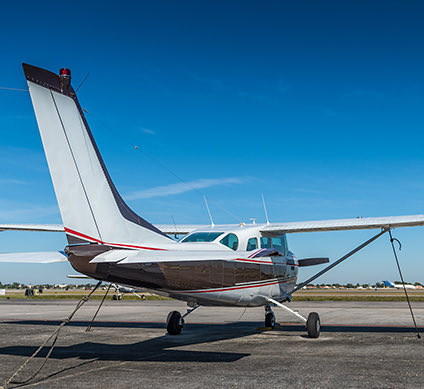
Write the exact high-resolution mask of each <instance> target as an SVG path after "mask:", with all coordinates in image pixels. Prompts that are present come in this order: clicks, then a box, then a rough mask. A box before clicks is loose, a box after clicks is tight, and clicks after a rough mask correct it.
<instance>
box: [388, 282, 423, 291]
mask: <svg viewBox="0 0 424 389" xmlns="http://www.w3.org/2000/svg"><path fill="white" fill-rule="evenodd" d="M384 285H385V286H386V287H387V288H396V289H403V287H405V288H406V289H417V287H416V286H415V285H411V284H404V285H403V284H396V283H392V282H390V281H384Z"/></svg>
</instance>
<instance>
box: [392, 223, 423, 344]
mask: <svg viewBox="0 0 424 389" xmlns="http://www.w3.org/2000/svg"><path fill="white" fill-rule="evenodd" d="M389 236H390V243H391V245H392V249H393V254H394V256H395V260H396V265H397V268H398V270H399V275H400V280H401V281H402V286H403V290H404V292H405V297H406V301H407V302H408V306H409V311H410V312H411V317H412V321H413V322H414V326H415V331H417V337H418V339H421V335H420V332H419V331H418V327H417V322H416V321H415V316H414V312H413V311H412V306H411V302H410V301H409V296H408V292H407V291H406V287H405V281H404V280H403V275H402V270H401V269H400V264H399V259H398V256H397V253H396V249H395V245H394V242H395V241H396V242H397V243H398V244H399V251H400V250H401V249H402V244H401V243H400V242H399V240H398V239H396V238H393V236H392V231H391V230H389Z"/></svg>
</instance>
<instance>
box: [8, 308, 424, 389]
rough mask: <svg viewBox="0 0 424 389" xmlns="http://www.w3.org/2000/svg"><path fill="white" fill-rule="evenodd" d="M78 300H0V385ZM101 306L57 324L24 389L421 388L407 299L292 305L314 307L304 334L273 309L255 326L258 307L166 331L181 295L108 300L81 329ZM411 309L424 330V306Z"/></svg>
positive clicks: (420, 351) (421, 353) (221, 311)
mask: <svg viewBox="0 0 424 389" xmlns="http://www.w3.org/2000/svg"><path fill="white" fill-rule="evenodd" d="M75 303H76V302H75V301H58V300H56V301H49V300H45V301H20V300H1V301H0V334H1V337H0V362H1V363H0V386H1V384H2V382H3V381H4V380H5V379H7V378H8V377H9V376H10V374H11V373H12V372H13V371H14V370H15V369H16V368H17V367H18V366H20V365H21V364H22V363H23V362H24V361H25V359H26V358H27V357H28V356H29V355H31V354H32V352H33V351H34V350H35V349H36V347H38V346H39V345H40V344H41V343H42V342H43V341H44V340H45V339H46V337H47V336H48V335H50V333H51V332H52V331H53V330H54V329H55V328H56V326H57V325H58V324H59V322H60V321H61V320H62V319H63V318H64V317H66V316H67V315H68V314H69V313H70V311H71V310H72V309H73V306H74V305H75ZM98 303H99V302H98V301H92V302H91V301H90V302H88V303H87V304H86V305H85V306H84V307H83V308H82V309H81V311H80V312H79V313H78V314H77V315H76V316H75V318H74V320H73V322H71V323H70V324H69V325H68V326H66V327H64V329H63V330H62V332H61V335H60V338H59V340H58V343H57V346H56V349H55V350H54V351H53V354H52V356H51V359H50V360H49V362H48V363H47V365H46V366H45V367H44V369H43V371H42V373H41V375H40V376H39V378H37V380H36V382H35V383H34V384H31V385H25V386H21V387H25V388H27V387H28V388H29V387H31V388H32V387H34V388H68V387H72V388H90V389H95V388H102V389H104V388H141V387H143V388H167V387H169V388H173V389H174V388H204V387H209V388H224V387H225V388H228V387H240V388H258V387H260V388H282V387H284V388H364V387H366V388H395V387H396V388H399V387H402V388H421V387H424V341H423V339H417V337H416V335H415V333H414V330H413V328H411V318H410V316H409V311H408V308H407V305H406V303H402V302H365V303H364V302H297V303H294V302H293V303H291V304H290V307H291V308H294V309H296V310H298V311H299V312H300V313H302V314H304V315H307V314H308V313H309V312H311V311H316V312H318V313H319V314H320V316H321V321H322V324H323V329H322V332H321V337H320V338H319V339H309V338H307V337H306V332H305V330H304V326H303V325H302V324H301V323H299V322H297V321H295V320H293V318H292V317H290V316H289V315H288V314H287V313H286V312H284V311H282V310H281V309H277V308H275V312H276V314H277V320H278V322H279V323H280V324H281V326H280V328H277V329H275V330H273V331H264V330H262V326H263V314H264V313H263V308H249V309H247V310H246V312H244V309H241V308H206V307H205V308H199V309H198V310H197V311H195V312H193V313H192V314H191V315H190V316H189V317H188V318H187V320H186V326H185V328H184V330H183V332H182V334H181V335H179V336H169V335H166V330H165V324H164V322H165V319H166V316H167V314H168V312H169V311H171V310H179V311H180V312H185V309H186V306H185V304H184V303H181V302H178V301H107V302H106V303H105V306H104V307H103V308H102V310H101V311H100V313H99V316H98V319H97V323H96V324H95V326H94V328H93V330H92V331H91V332H89V333H87V332H85V327H86V326H87V322H88V321H89V320H90V319H91V316H92V315H93V314H94V311H95V309H96V307H97V305H98ZM413 307H414V310H415V314H416V319H417V322H418V324H419V325H420V327H421V331H423V332H424V303H414V304H413ZM243 313H244V314H243ZM41 362H42V358H36V360H35V361H33V363H32V365H30V366H29V368H28V370H27V371H25V373H24V374H22V376H21V378H25V377H28V376H29V375H30V373H31V372H33V371H35V370H36V368H37V367H38V366H39V365H40V364H41ZM15 386H16V385H15ZM12 387H14V385H12Z"/></svg>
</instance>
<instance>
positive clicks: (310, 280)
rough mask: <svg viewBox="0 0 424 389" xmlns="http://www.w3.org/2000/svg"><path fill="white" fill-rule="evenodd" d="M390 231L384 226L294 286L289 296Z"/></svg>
mask: <svg viewBox="0 0 424 389" xmlns="http://www.w3.org/2000/svg"><path fill="white" fill-rule="evenodd" d="M388 231H390V228H384V229H382V230H381V231H380V232H379V233H378V234H377V235H374V236H373V237H372V238H370V239H368V240H367V241H366V242H364V243H362V244H361V245H360V246H358V247H356V248H355V249H353V250H352V251H350V252H348V253H347V254H346V255H345V256H343V257H341V258H340V259H338V260H337V261H336V262H334V263H332V264H331V265H329V266H327V267H326V268H325V269H323V270H321V271H320V272H319V273H317V274H315V275H314V276H312V277H311V278H308V279H307V280H306V281H305V282H302V283H301V284H300V285H298V286H297V287H296V288H294V289H293V290H292V291H291V292H289V293H287V297H288V298H291V295H292V294H293V293H294V292H297V291H298V290H299V289H302V288H303V287H304V286H306V285H308V284H310V283H311V282H312V281H314V280H316V279H317V278H318V277H320V276H322V275H323V274H324V273H327V272H328V271H329V270H331V269H332V268H333V267H334V266H337V265H338V264H339V263H342V262H343V261H344V260H346V259H348V258H349V257H351V256H352V255H353V254H355V253H357V252H358V251H359V250H362V249H363V248H364V247H366V246H368V245H369V244H370V243H372V242H374V241H375V240H376V239H378V238H379V237H380V236H381V235H383V234H385V233H386V232H388Z"/></svg>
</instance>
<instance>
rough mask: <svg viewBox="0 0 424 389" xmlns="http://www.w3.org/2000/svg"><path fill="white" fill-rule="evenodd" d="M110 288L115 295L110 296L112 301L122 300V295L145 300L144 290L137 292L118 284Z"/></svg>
mask: <svg viewBox="0 0 424 389" xmlns="http://www.w3.org/2000/svg"><path fill="white" fill-rule="evenodd" d="M68 278H72V279H84V280H92V279H93V278H91V277H88V276H86V275H81V274H69V275H68ZM110 286H111V288H113V289H114V290H115V294H113V295H112V300H122V296H123V295H124V294H133V295H134V296H137V297H138V298H139V299H141V300H145V299H146V296H145V295H144V294H142V293H145V290H139V289H134V288H129V287H128V286H124V285H119V284H112V283H111V284H110Z"/></svg>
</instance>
